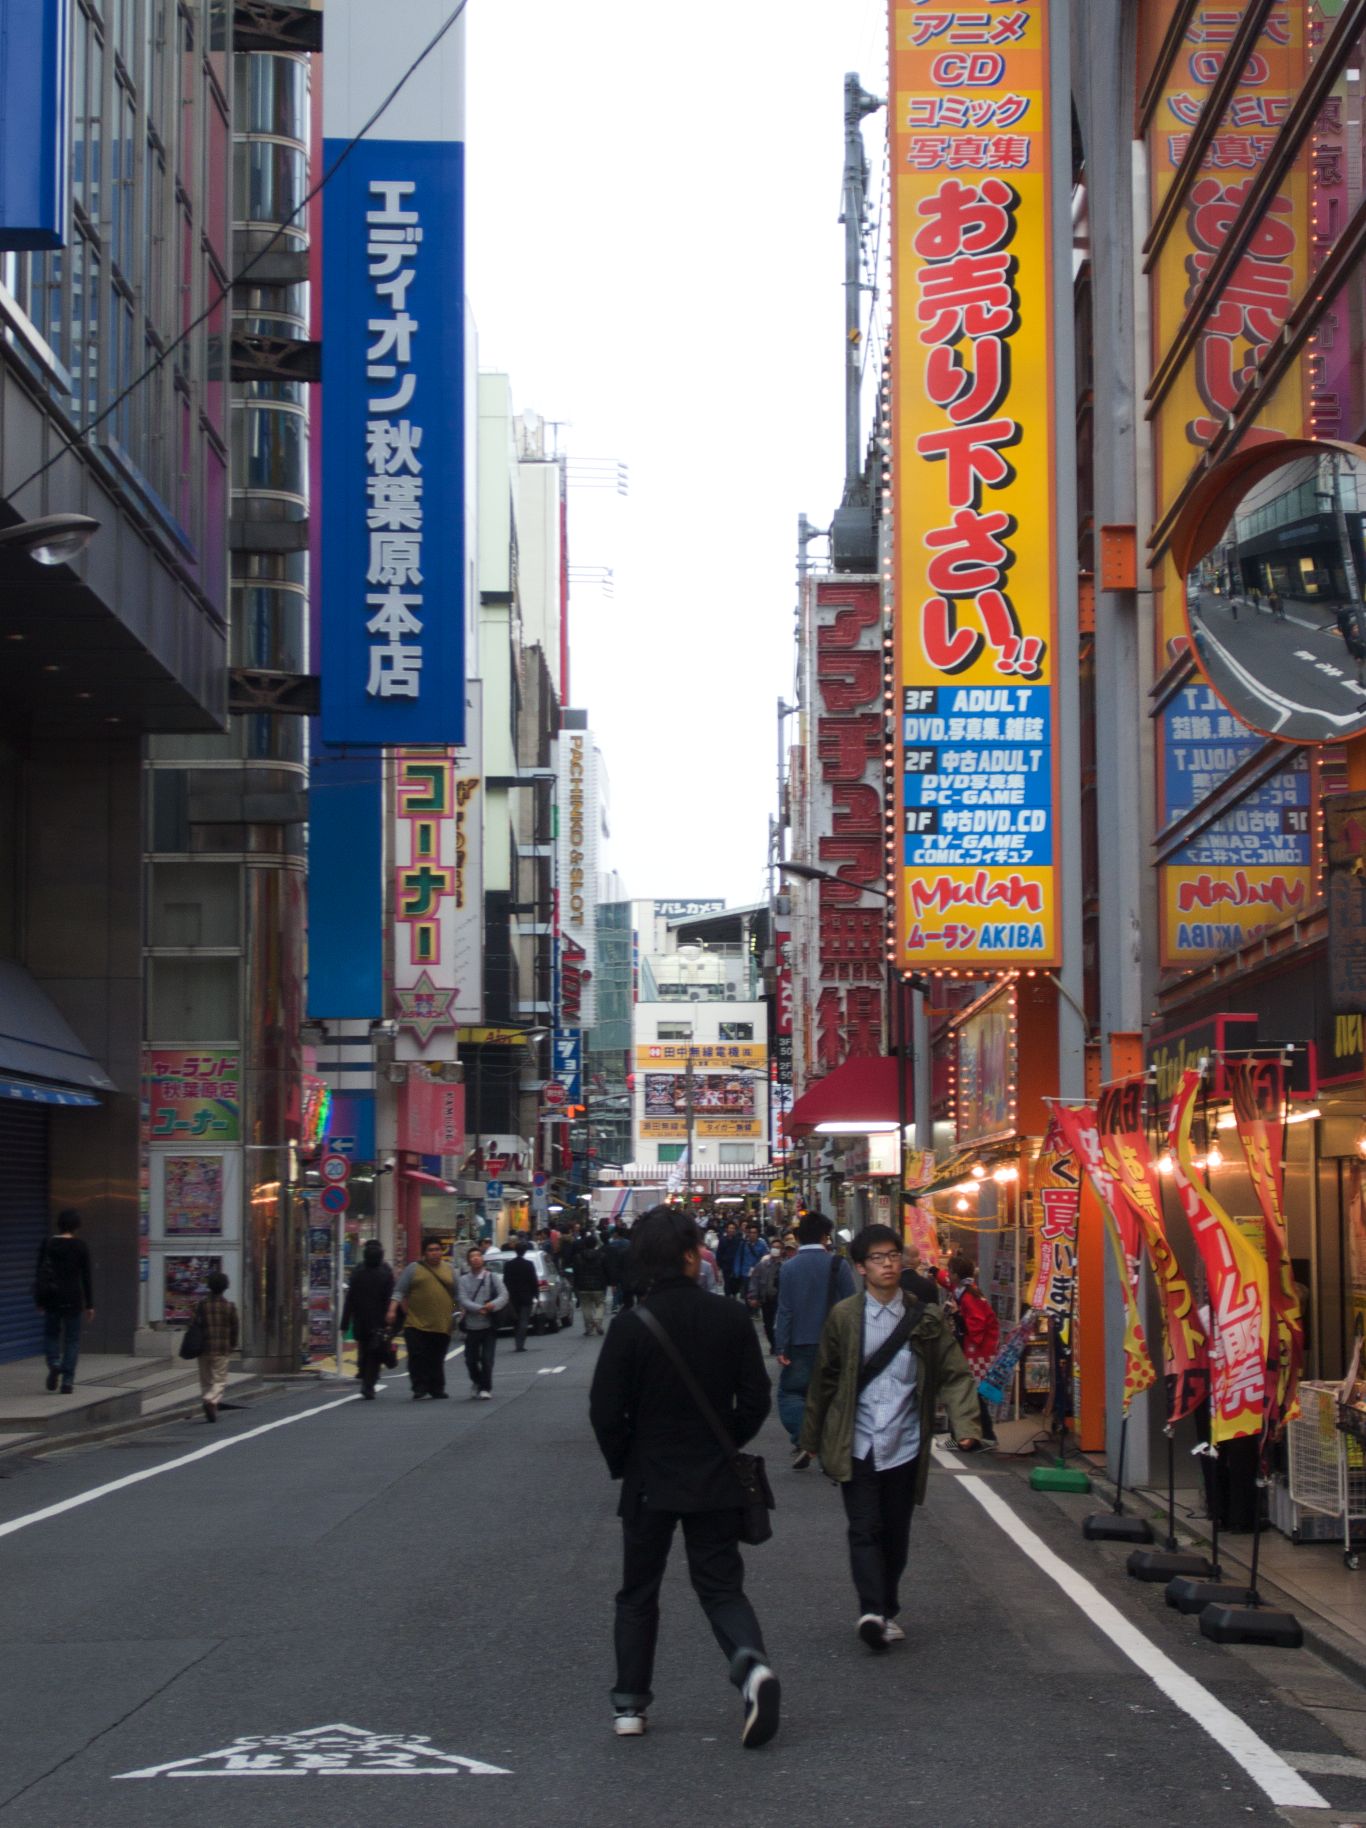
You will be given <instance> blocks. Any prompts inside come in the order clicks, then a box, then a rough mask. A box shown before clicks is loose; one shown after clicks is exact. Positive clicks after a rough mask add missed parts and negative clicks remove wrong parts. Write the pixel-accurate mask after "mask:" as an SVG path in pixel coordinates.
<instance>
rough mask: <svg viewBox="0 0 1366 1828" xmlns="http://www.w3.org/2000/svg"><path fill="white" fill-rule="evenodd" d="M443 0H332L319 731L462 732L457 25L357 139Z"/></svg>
mask: <svg viewBox="0 0 1366 1828" xmlns="http://www.w3.org/2000/svg"><path fill="white" fill-rule="evenodd" d="M448 15H449V7H448V5H447V0H406V4H405V5H404V6H402V7H386V6H376V5H375V4H374V3H373V0H329V3H328V10H327V85H326V91H325V98H324V104H323V162H324V165H325V166H326V167H327V168H328V170H329V171H330V172H331V173H332V176H331V177H330V179H329V181H328V185H327V189H326V190H325V191H324V193H323V348H324V352H325V358H326V363H327V381H326V384H325V387H324V389H323V421H324V437H325V445H324V456H323V521H324V540H323V577H322V734H323V740H324V742H327V743H336V744H350V745H352V746H370V747H379V746H394V747H397V746H400V745H412V744H419V743H421V744H427V743H432V744H441V745H448V744H453V743H459V742H462V741H463V740H464V734H465V729H464V711H465V678H464V673H465V551H464V545H465V538H464V535H465V474H464V453H465V418H466V414H465V360H464V345H465V321H464V65H463V44H464V40H463V30H464V27H463V25H462V24H461V23H459V22H457V23H456V25H454V26H453V27H452V28H451V29H450V30H449V31H448V32H447V33H446V34H445V36H444V37H443V38H442V39H441V42H440V43H439V44H438V45H437V47H436V48H435V49H434V50H433V51H432V52H431V54H430V55H429V56H428V57H427V58H426V59H425V61H424V62H423V63H422V64H421V65H420V66H419V67H418V68H417V70H416V71H415V72H414V73H413V75H412V76H411V77H410V78H409V79H408V80H407V82H406V83H405V84H404V86H403V90H402V92H401V94H400V95H399V96H398V97H397V99H396V100H395V101H394V102H393V103H392V104H391V106H390V107H389V108H388V109H387V110H386V111H385V113H384V114H383V115H382V116H381V117H380V119H379V120H378V121H376V122H375V124H374V125H373V126H372V127H369V129H368V131H367V132H366V135H365V138H364V139H362V140H359V141H356V142H355V143H354V144H353V141H355V136H356V135H357V134H358V133H359V132H360V131H361V129H362V128H363V127H366V125H367V123H368V121H369V119H370V116H371V115H372V114H373V113H374V111H375V109H376V108H377V107H378V106H379V105H380V104H381V103H382V102H383V100H384V98H385V97H386V95H388V93H389V92H390V90H391V89H392V88H393V87H394V86H395V84H396V83H398V81H399V80H400V78H401V77H402V76H403V73H404V71H405V70H406V69H407V68H408V66H409V65H410V64H411V63H412V62H413V61H414V59H416V58H417V57H418V56H419V55H420V54H421V52H422V51H423V50H424V48H425V47H426V46H427V45H428V44H429V43H430V41H431V40H432V39H433V38H434V37H435V36H436V34H437V33H438V32H439V31H440V29H441V26H442V25H443V23H444V22H445V20H446V18H447V17H448ZM343 153H345V155H346V156H345V158H344V160H343V159H342V154H343ZM339 161H340V163H339Z"/></svg>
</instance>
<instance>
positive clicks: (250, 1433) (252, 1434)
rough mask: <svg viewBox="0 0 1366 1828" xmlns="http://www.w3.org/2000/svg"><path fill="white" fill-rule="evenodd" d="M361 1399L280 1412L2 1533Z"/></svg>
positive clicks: (15, 1520)
mask: <svg viewBox="0 0 1366 1828" xmlns="http://www.w3.org/2000/svg"><path fill="white" fill-rule="evenodd" d="M359 1401H360V1392H359V1391H357V1392H356V1393H355V1395H354V1396H339V1397H336V1398H334V1400H333V1401H332V1402H330V1403H319V1404H317V1405H316V1407H314V1408H312V1409H301V1410H300V1411H299V1412H298V1414H297V1415H286V1416H281V1417H280V1419H279V1420H278V1421H276V1422H262V1423H261V1425H260V1427H259V1428H247V1429H244V1430H243V1431H242V1433H241V1434H230V1435H228V1436H227V1437H226V1438H225V1439H224V1440H221V1441H214V1442H213V1443H212V1444H211V1445H210V1446H208V1447H196V1448H195V1450H194V1452H193V1453H188V1454H180V1455H179V1456H178V1457H177V1458H176V1459H174V1460H165V1461H163V1462H162V1464H161V1465H160V1466H144V1467H143V1468H142V1469H141V1471H139V1472H135V1473H125V1475H124V1476H123V1478H122V1479H111V1480H110V1481H109V1482H108V1484H107V1485H96V1486H92V1487H91V1489H90V1490H89V1491H88V1492H78V1493H77V1494H76V1496H75V1497H74V1498H63V1499H62V1500H61V1501H60V1502H59V1503H57V1504H47V1505H44V1506H43V1508H42V1510H40V1511H29V1512H28V1513H27V1515H26V1516H23V1517H11V1518H10V1520H9V1522H8V1523H0V1536H13V1535H14V1534H15V1532H16V1531H18V1530H26V1529H28V1527H29V1525H30V1524H34V1523H46V1522H47V1520H48V1519H49V1517H60V1516H62V1514H63V1513H64V1512H66V1511H76V1510H79V1509H80V1507H81V1506H82V1505H83V1504H93V1503H94V1502H95V1500H96V1499H97V1498H108V1497H110V1496H111V1495H112V1494H113V1493H114V1492H122V1491H127V1489H128V1487H129V1486H131V1485H141V1484H142V1483H143V1481H144V1480H146V1479H158V1478H160V1476H161V1475H162V1473H169V1472H174V1471H175V1469H176V1468H177V1467H178V1466H193V1465H194V1463H195V1461H196V1460H207V1459H208V1458H209V1457H210V1455H212V1454H221V1453H226V1452H227V1451H228V1449H229V1448H230V1447H240V1446H241V1445H242V1443H243V1442H244V1441H254V1440H256V1439H257V1438H258V1436H260V1435H263V1434H273V1433H274V1432H275V1430H276V1429H277V1428H290V1427H292V1426H293V1425H294V1423H295V1422H306V1421H307V1420H308V1419H309V1417H310V1416H315V1415H325V1414H326V1413H327V1411H328V1410H329V1409H341V1408H343V1407H344V1406H345V1405H346V1404H347V1403H358V1402H359Z"/></svg>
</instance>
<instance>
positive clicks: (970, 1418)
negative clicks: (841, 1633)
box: [784, 1225, 981, 1652]
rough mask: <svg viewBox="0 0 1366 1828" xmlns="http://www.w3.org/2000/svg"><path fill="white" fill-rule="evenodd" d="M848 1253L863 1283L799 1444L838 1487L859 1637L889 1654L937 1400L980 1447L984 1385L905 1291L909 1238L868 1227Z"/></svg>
mask: <svg viewBox="0 0 1366 1828" xmlns="http://www.w3.org/2000/svg"><path fill="white" fill-rule="evenodd" d="M850 1255H851V1256H852V1257H853V1259H854V1262H855V1264H856V1265H857V1267H858V1270H859V1273H860V1275H861V1276H862V1278H863V1289H862V1292H861V1293H859V1294H856V1295H851V1296H850V1297H849V1299H848V1300H847V1301H841V1302H839V1303H838V1304H837V1305H836V1306H835V1307H833V1308H832V1309H831V1310H830V1316H829V1318H828V1319H827V1321H826V1323H825V1327H824V1330H823V1331H822V1333H821V1338H820V1346H819V1348H818V1351H817V1355H816V1366H815V1370H814V1372H813V1373H812V1377H811V1385H810V1388H809V1390H808V1391H807V1395H806V1413H805V1417H804V1419H803V1422H802V1433H801V1446H802V1450H803V1451H804V1452H806V1453H811V1454H818V1455H819V1456H820V1461H821V1465H822V1466H823V1467H824V1469H825V1471H826V1473H827V1474H828V1475H829V1477H830V1478H832V1479H835V1480H837V1481H838V1482H839V1486H840V1491H841V1495H842V1497H843V1499H844V1511H845V1516H846V1518H847V1520H848V1525H849V1560H850V1564H851V1566H852V1569H853V1575H854V1588H855V1591H856V1592H857V1594H858V1601H859V1620H858V1626H857V1630H858V1635H859V1637H860V1638H861V1639H862V1640H863V1642H864V1643H865V1644H866V1645H867V1646H868V1648H869V1649H870V1650H874V1651H878V1652H882V1651H885V1650H886V1649H887V1648H888V1647H889V1646H890V1645H892V1644H897V1643H900V1642H901V1641H902V1640H903V1639H904V1638H905V1635H906V1634H905V1632H904V1631H903V1630H902V1629H901V1627H900V1626H899V1625H898V1624H897V1623H896V1615H897V1613H898V1612H899V1611H900V1610H901V1602H900V1597H899V1594H898V1587H899V1585H900V1581H901V1576H902V1573H903V1572H904V1570H905V1567H906V1558H907V1555H908V1554H909V1552H910V1540H911V1516H912V1513H913V1511H914V1509H915V1506H916V1505H917V1504H920V1503H922V1502H923V1501H924V1497H925V1486H926V1483H927V1481H928V1478H929V1470H930V1453H929V1445H930V1438H931V1434H932V1432H933V1427H934V1412H935V1406H936V1404H937V1403H939V1402H942V1403H943V1404H944V1406H945V1408H946V1409H947V1410H948V1415H949V1427H950V1429H951V1431H952V1433H953V1434H954V1436H955V1437H956V1439H957V1441H958V1445H959V1447H961V1448H962V1449H963V1450H964V1452H972V1451H974V1450H976V1449H977V1448H978V1447H979V1446H980V1445H981V1443H980V1440H979V1424H978V1416H977V1384H976V1380H975V1379H974V1377H973V1375H972V1373H971V1371H969V1369H968V1364H967V1360H966V1359H965V1358H964V1357H963V1354H962V1352H961V1350H960V1349H959V1346H958V1342H957V1340H956V1339H955V1338H954V1336H953V1330H952V1328H951V1327H950V1326H949V1324H948V1322H947V1321H946V1320H945V1318H944V1315H943V1313H942V1312H941V1311H940V1310H939V1309H938V1308H933V1307H928V1306H926V1304H925V1303H924V1302H922V1301H920V1300H918V1299H916V1298H915V1297H914V1296H911V1295H907V1294H906V1293H905V1292H904V1291H903V1289H902V1287H901V1268H902V1253H901V1240H900V1238H899V1237H898V1236H897V1235H896V1233H895V1232H894V1231H893V1230H892V1229H891V1227H890V1226H887V1225H869V1226H868V1227H867V1228H866V1229H865V1230H863V1231H861V1232H860V1233H859V1235H858V1236H857V1237H856V1238H855V1239H854V1242H853V1244H852V1245H851V1247H850ZM784 1273H786V1272H784Z"/></svg>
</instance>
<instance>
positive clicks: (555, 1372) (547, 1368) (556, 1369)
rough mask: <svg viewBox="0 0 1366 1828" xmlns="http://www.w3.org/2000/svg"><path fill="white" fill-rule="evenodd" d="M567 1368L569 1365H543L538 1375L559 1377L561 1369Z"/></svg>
mask: <svg viewBox="0 0 1366 1828" xmlns="http://www.w3.org/2000/svg"><path fill="white" fill-rule="evenodd" d="M567 1369H568V1366H567V1365H542V1366H541V1369H540V1370H539V1371H538V1372H537V1373H536V1375H537V1377H558V1376H559V1375H560V1373H561V1371H565V1370H567Z"/></svg>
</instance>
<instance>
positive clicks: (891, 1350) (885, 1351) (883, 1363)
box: [858, 1301, 925, 1395]
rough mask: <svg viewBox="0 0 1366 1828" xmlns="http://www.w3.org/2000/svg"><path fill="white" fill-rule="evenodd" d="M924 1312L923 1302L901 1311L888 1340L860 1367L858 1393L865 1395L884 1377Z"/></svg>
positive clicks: (915, 1303) (912, 1304)
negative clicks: (866, 1391) (884, 1373)
mask: <svg viewBox="0 0 1366 1828" xmlns="http://www.w3.org/2000/svg"><path fill="white" fill-rule="evenodd" d="M924 1312H925V1303H924V1302H923V1301H910V1302H907V1304H906V1306H905V1307H904V1308H903V1309H902V1310H901V1318H900V1320H898V1321H897V1323H896V1325H895V1326H894V1327H893V1328H892V1330H891V1332H890V1333H889V1334H888V1335H887V1337H886V1339H884V1340H883V1342H882V1344H881V1345H880V1346H879V1347H878V1349H877V1351H876V1352H874V1353H873V1355H872V1357H871V1358H866V1359H865V1360H864V1361H863V1363H862V1364H861V1365H860V1366H859V1373H858V1391H859V1394H860V1395H862V1394H863V1392H864V1391H865V1390H866V1389H867V1388H868V1386H869V1384H871V1383H872V1381H873V1379H874V1378H875V1377H881V1376H882V1373H883V1372H884V1371H885V1370H886V1369H887V1367H888V1365H890V1364H891V1362H892V1360H893V1359H894V1358H895V1357H896V1355H897V1353H898V1352H899V1351H900V1350H901V1348H902V1347H903V1346H904V1345H905V1344H906V1343H907V1342H908V1340H909V1339H910V1337H911V1332H912V1329H913V1328H914V1327H915V1324H916V1322H917V1321H918V1320H919V1319H920V1316H921V1315H922V1314H923V1313H924Z"/></svg>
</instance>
